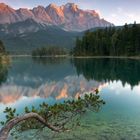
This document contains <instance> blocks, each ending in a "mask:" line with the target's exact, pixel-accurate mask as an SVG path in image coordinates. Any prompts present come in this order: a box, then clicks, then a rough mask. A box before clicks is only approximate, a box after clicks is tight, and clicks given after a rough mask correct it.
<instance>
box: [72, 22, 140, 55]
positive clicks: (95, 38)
mask: <svg viewBox="0 0 140 140" xmlns="http://www.w3.org/2000/svg"><path fill="white" fill-rule="evenodd" d="M73 55H74V56H139V55H140V25H139V24H136V23H134V24H133V25H127V24H125V25H124V26H123V27H122V28H117V27H116V28H115V27H108V28H105V29H98V30H96V31H94V32H90V31H87V32H85V34H84V36H83V37H82V39H79V38H77V39H76V46H75V47H74V49H73Z"/></svg>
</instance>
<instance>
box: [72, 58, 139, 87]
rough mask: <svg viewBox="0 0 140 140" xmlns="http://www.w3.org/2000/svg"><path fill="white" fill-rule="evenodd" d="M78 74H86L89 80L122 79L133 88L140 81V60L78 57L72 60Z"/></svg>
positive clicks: (107, 80)
mask: <svg viewBox="0 0 140 140" xmlns="http://www.w3.org/2000/svg"><path fill="white" fill-rule="evenodd" d="M72 63H73V64H74V66H75V67H76V70H77V74H78V75H80V74H82V75H84V77H85V78H86V79H87V80H91V79H94V80H97V81H105V82H110V81H112V82H113V81H119V80H120V81H121V82H122V84H123V85H125V84H126V83H128V84H130V85H131V87H132V88H133V87H134V86H136V85H138V84H139V81H140V76H139V72H140V60H134V59H110V58H106V59H78V58H75V59H73V60H72Z"/></svg>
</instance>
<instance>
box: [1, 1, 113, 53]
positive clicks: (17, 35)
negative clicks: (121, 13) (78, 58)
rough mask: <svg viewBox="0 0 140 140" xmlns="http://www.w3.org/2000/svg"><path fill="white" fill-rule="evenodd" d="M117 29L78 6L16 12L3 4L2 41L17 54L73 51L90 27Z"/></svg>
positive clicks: (49, 6) (21, 9)
mask: <svg viewBox="0 0 140 140" xmlns="http://www.w3.org/2000/svg"><path fill="white" fill-rule="evenodd" d="M106 26H113V24H111V23H109V22H107V21H106V20H104V19H101V18H100V16H99V14H98V13H97V12H96V11H95V10H82V9H80V8H78V6H77V5H76V4H74V3H67V4H66V5H62V6H57V5H55V4H50V5H48V6H47V7H43V6H37V7H34V8H33V9H27V8H19V9H13V8H11V7H10V6H8V5H6V4H4V3H0V40H2V41H3V42H4V44H5V46H6V50H7V51H9V52H10V53H13V54H15V53H16V54H17V53H18V54H28V53H31V51H32V50H34V49H35V48H38V47H44V46H50V45H55V46H59V47H65V48H68V49H70V48H72V47H74V45H75V39H76V37H77V36H82V35H83V31H85V30H87V29H90V28H98V27H102V28H103V27H106Z"/></svg>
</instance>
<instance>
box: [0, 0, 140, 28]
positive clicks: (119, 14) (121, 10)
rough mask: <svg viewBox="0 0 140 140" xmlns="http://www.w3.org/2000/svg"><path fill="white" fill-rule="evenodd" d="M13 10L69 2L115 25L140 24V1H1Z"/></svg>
mask: <svg viewBox="0 0 140 140" xmlns="http://www.w3.org/2000/svg"><path fill="white" fill-rule="evenodd" d="M0 2H4V3H6V4H8V5H10V6H11V7H13V8H16V9H17V8H19V7H27V8H32V7H35V6H37V5H43V6H47V5H48V4H50V3H55V4H57V5H62V4H66V3H68V2H70V3H71V2H72V3H76V4H77V5H79V7H80V8H82V9H94V10H97V11H98V12H99V14H100V16H101V17H102V18H104V19H106V20H108V21H110V22H112V23H114V24H115V25H123V24H125V23H133V22H134V21H136V22H137V23H140V15H139V14H140V0H0Z"/></svg>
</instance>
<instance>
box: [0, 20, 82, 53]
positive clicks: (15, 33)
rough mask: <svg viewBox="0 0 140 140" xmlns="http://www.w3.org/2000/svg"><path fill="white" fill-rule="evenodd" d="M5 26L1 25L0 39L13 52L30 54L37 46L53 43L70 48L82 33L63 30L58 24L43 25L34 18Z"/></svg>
mask: <svg viewBox="0 0 140 140" xmlns="http://www.w3.org/2000/svg"><path fill="white" fill-rule="evenodd" d="M4 27H5V25H0V40H2V41H3V42H4V44H5V46H6V50H7V51H9V52H10V53H12V54H30V53H31V51H32V50H34V49H35V48H38V47H45V46H52V45H54V46H58V47H65V48H68V49H70V48H72V47H74V44H75V39H76V37H77V36H80V34H81V33H79V32H68V31H65V30H62V29H61V28H58V26H43V25H42V24H38V23H36V22H35V21H34V20H32V19H27V20H25V21H24V22H18V23H13V24H10V25H9V26H7V27H6V28H4ZM3 29H4V30H5V31H6V32H5V31H2V30H3ZM32 30H34V32H33V31H32Z"/></svg>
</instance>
